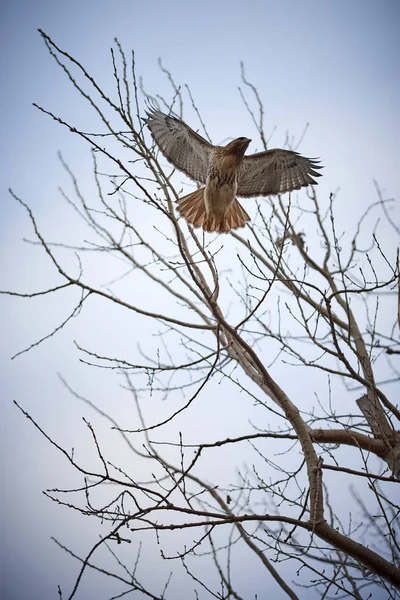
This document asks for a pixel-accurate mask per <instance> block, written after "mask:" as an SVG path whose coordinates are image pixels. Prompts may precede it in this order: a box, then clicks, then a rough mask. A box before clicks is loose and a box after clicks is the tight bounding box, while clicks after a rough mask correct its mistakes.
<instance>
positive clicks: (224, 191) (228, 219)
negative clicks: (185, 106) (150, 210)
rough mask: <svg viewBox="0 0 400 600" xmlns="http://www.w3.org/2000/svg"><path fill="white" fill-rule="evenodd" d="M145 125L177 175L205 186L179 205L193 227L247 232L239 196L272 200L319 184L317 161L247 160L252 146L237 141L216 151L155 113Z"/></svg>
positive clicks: (278, 153)
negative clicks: (243, 230)
mask: <svg viewBox="0 0 400 600" xmlns="http://www.w3.org/2000/svg"><path fill="white" fill-rule="evenodd" d="M146 124H147V126H148V128H149V129H150V132H151V135H152V137H153V139H154V141H155V143H156V144H157V146H158V147H159V149H160V150H161V152H162V153H163V155H164V156H165V158H166V159H167V160H168V161H169V162H170V163H172V164H173V165H174V167H176V168H177V169H179V171H182V172H183V173H185V175H187V176H188V177H189V178H190V179H193V180H194V181H196V182H198V183H200V184H202V187H200V188H199V189H198V190H196V191H195V192H192V193H191V194H188V195H187V196H184V197H183V198H180V199H179V200H178V207H177V209H178V212H179V213H180V214H181V215H182V216H183V217H184V218H185V219H186V221H187V222H188V223H190V224H191V225H193V226H194V227H202V228H203V229H204V231H210V232H214V231H215V232H218V233H227V232H228V231H230V230H231V229H237V228H238V227H244V226H245V224H246V221H250V217H249V215H248V214H247V212H246V211H245V210H244V208H243V207H242V206H241V204H239V202H238V201H237V199H236V196H239V197H242V198H252V197H255V196H274V195H277V194H284V193H285V192H291V191H292V190H299V189H300V188H302V187H304V186H308V185H310V184H316V183H317V182H316V181H315V180H314V179H313V177H319V176H320V175H321V174H320V173H317V171H316V169H321V168H322V167H321V166H319V165H318V163H319V161H318V160H316V159H314V158H306V157H305V156H301V154H299V153H298V152H293V151H291V150H281V149H279V148H275V149H274V150H267V151H265V152H257V153H256V154H250V155H249V156H245V152H246V150H247V147H248V145H249V144H250V142H251V140H250V139H248V138H246V137H239V138H237V139H235V140H233V141H232V142H229V144H227V145H226V146H213V145H212V144H210V143H209V142H208V141H207V140H205V139H204V138H203V137H202V136H201V135H199V134H198V133H196V132H195V131H193V129H191V128H190V127H189V126H188V125H186V123H184V122H183V121H181V119H178V118H177V117H175V116H173V115H171V114H170V115H166V114H164V113H162V112H161V111H160V110H157V109H156V108H154V107H151V108H149V110H148V111H147V119H146Z"/></svg>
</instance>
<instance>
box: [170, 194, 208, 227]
mask: <svg viewBox="0 0 400 600" xmlns="http://www.w3.org/2000/svg"><path fill="white" fill-rule="evenodd" d="M177 210H178V212H179V213H180V214H181V215H182V217H185V219H186V221H187V222H188V223H190V224H191V225H193V227H202V226H203V225H204V221H205V220H206V207H205V205H204V188H200V189H199V190H196V191H195V192H192V193H191V194H188V195H187V196H184V197H183V198H180V199H179V200H178V207H177Z"/></svg>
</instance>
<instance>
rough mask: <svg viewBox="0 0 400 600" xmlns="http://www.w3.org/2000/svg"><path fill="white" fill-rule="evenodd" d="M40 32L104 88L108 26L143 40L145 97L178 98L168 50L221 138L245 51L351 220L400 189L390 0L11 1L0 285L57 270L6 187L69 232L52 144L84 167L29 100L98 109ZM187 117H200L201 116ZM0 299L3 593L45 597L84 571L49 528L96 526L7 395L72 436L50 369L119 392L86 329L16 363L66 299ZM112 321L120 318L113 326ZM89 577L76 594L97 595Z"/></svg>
mask: <svg viewBox="0 0 400 600" xmlns="http://www.w3.org/2000/svg"><path fill="white" fill-rule="evenodd" d="M38 28H41V29H43V30H44V31H45V32H46V33H47V34H49V35H50V36H51V37H52V39H53V40H54V41H55V42H56V43H57V44H58V45H59V46H60V47H61V48H63V49H65V50H67V51H69V52H70V53H71V54H72V55H73V56H75V57H76V58H78V59H79V60H80V61H81V62H82V63H83V64H84V65H85V66H86V68H87V69H88V71H89V72H90V73H92V74H93V75H94V76H95V77H96V78H97V79H98V80H99V81H100V82H101V84H102V85H104V86H105V87H107V86H109V89H110V93H111V86H112V64H111V60H110V52H109V48H110V46H111V45H112V43H113V40H114V38H115V37H117V38H118V39H119V40H120V42H121V44H122V46H123V48H124V49H125V50H126V51H127V53H128V54H129V52H130V50H131V49H133V50H135V53H136V64H137V70H138V73H139V74H141V75H142V76H143V80H144V86H145V89H146V90H147V91H148V92H149V93H150V94H157V93H161V94H165V93H169V88H168V81H167V79H166V78H165V76H164V75H163V74H162V73H161V71H160V68H159V66H158V58H159V57H161V58H162V61H163V64H164V65H165V66H166V67H167V68H168V69H169V70H170V71H171V72H172V73H173V75H174V77H175V79H176V81H178V82H179V83H182V84H183V83H187V84H188V85H189V86H190V88H191V91H192V93H193V95H194V97H195V99H196V103H197V105H198V107H199V109H200V111H201V114H202V117H203V120H204V121H205V123H206V125H207V129H208V132H209V134H210V136H211V138H212V140H213V142H214V143H218V142H221V141H222V140H224V139H226V138H228V137H238V136H249V137H252V136H251V132H253V133H254V130H252V129H251V128H252V123H251V119H250V117H249V115H248V114H247V113H246V110H245V108H244V106H243V103H242V101H241V98H240V95H239V93H238V85H239V84H240V61H243V62H244V65H245V68H246V73H247V76H248V78H249V79H250V80H251V81H252V82H254V83H255V84H256V85H257V87H258V91H259V93H260V96H261V97H262V99H263V101H264V108H265V127H266V131H267V132H272V131H273V130H274V128H276V131H275V133H274V135H273V138H272V140H271V145H272V146H275V145H276V146H279V145H282V144H283V143H284V140H285V135H286V132H287V131H289V132H291V134H293V135H295V136H297V137H299V136H300V135H301V133H302V131H303V129H304V127H305V126H306V124H307V123H309V129H308V131H307V135H306V138H305V140H304V142H303V145H302V147H301V151H302V152H303V153H304V154H305V155H306V156H320V157H321V158H322V160H323V164H324V165H325V169H324V174H323V175H324V176H323V178H321V180H320V187H319V193H320V194H321V197H325V198H327V197H328V195H329V193H330V192H332V191H335V190H337V188H340V194H339V197H338V210H339V218H340V219H342V222H343V223H345V222H346V221H347V220H349V221H351V220H353V221H354V222H355V220H356V218H357V215H359V214H360V213H361V212H363V210H365V209H366V207H367V206H368V205H369V204H370V203H371V202H373V201H374V200H375V199H376V196H375V188H374V185H373V179H376V180H377V181H378V182H379V184H380V185H381V187H382V188H384V189H385V190H386V192H385V193H386V195H387V196H388V197H396V198H398V197H399V195H400V183H399V182H400V178H399V173H398V172H399V139H400V111H399V106H400V75H399V74H400V64H399V63H400V36H399V31H400V4H399V2H398V1H397V0H379V1H371V0H336V1H333V0H332V1H330V2H329V1H326V0H315V1H314V0H302V1H301V2H298V1H296V0H293V1H288V0H281V1H279V2H275V1H270V0H263V1H261V0H260V1H254V0H247V1H245V2H238V1H237V0H231V1H230V2H223V1H220V2H218V1H217V0H214V1H211V0H203V1H202V2H193V3H192V2H188V1H187V0H186V1H177V0H171V1H170V2H161V1H155V0H153V1H150V2H144V1H141V2H139V1H136V0H132V1H127V0H115V1H114V2H106V1H104V0H85V1H82V0H80V1H78V0H69V1H68V2H60V1H55V0H47V1H45V0H36V1H31V0H26V1H22V0H13V1H12V2H5V1H3V2H2V3H1V4H0V39H1V63H0V77H1V93H0V102H1V112H0V119H1V136H0V144H1V150H2V151H1V163H0V180H1V186H0V198H1V219H0V240H1V250H2V251H1V265H0V276H1V283H0V288H1V289H14V290H17V291H20V292H24V291H31V290H33V289H35V290H37V289H41V288H42V287H43V286H45V285H46V282H47V281H49V280H51V275H49V273H50V271H49V270H48V266H49V265H48V262H47V261H46V259H45V257H43V256H42V255H40V256H39V255H38V254H37V253H36V252H35V249H32V247H31V246H27V245H26V244H25V243H23V241H22V238H24V237H27V238H30V239H32V232H31V228H30V224H29V221H28V218H27V215H26V213H25V212H24V211H23V209H22V208H21V206H19V205H17V204H16V203H15V202H14V201H13V200H12V199H11V197H10V196H9V194H8V191H7V190H8V188H9V187H12V188H13V190H14V192H15V193H16V194H17V195H18V196H20V197H21V198H23V199H24V201H26V202H27V203H29V205H30V206H31V207H32V209H33V211H34V213H35V215H36V216H37V218H38V220H39V221H40V223H41V226H42V227H43V229H44V230H45V231H46V233H47V234H48V235H50V236H51V237H52V238H53V239H57V236H58V235H64V234H66V233H67V232H68V228H69V227H71V224H70V223H69V221H68V217H67V216H66V215H67V212H66V211H65V208H64V206H62V203H61V200H60V196H59V194H58V186H59V185H60V184H63V182H65V181H66V177H65V173H64V172H63V170H62V168H61V166H60V164H59V161H58V159H57V152H58V151H61V152H62V154H63V155H64V156H65V158H66V159H67V160H68V162H69V163H70V164H71V166H72V168H73V169H74V171H75V172H76V173H77V175H78V176H80V177H84V174H85V172H87V171H85V169H87V168H88V166H89V168H90V154H89V151H88V149H87V148H86V147H85V146H84V144H83V143H82V142H81V141H80V140H77V139H75V138H74V137H73V136H72V135H71V134H69V133H68V132H67V131H66V130H64V129H63V128H62V127H61V126H59V125H58V124H57V123H54V122H53V121H51V120H50V119H49V118H47V117H45V115H43V114H41V113H39V111H38V110H37V109H35V108H34V107H33V106H32V103H33V102H37V103H38V104H41V105H43V106H44V107H46V108H48V109H49V110H52V111H54V112H55V113H57V114H59V115H61V116H66V117H68V118H69V119H70V120H74V119H76V122H79V123H81V124H82V123H84V124H86V123H88V124H90V122H91V121H90V119H91V118H92V116H91V115H90V112H89V110H88V108H87V107H85V106H84V105H83V104H82V102H78V101H77V98H76V93H75V92H74V91H73V90H72V88H71V86H70V85H69V83H68V82H67V81H66V78H65V77H64V76H63V75H62V73H61V72H60V70H59V68H58V67H57V66H56V65H55V64H54V61H53V60H52V59H51V57H50V56H49V54H48V52H47V50H46V48H45V46H44V43H43V40H42V38H41V36H40V35H39V33H38V32H37V29H38ZM188 114H189V115H191V118H194V113H193V112H189V113H188ZM193 126H196V127H197V126H198V124H196V123H194V124H193ZM256 149H260V147H259V146H257V144H253V145H252V146H251V147H250V151H251V150H253V151H255V150H256ZM49 277H50V279H49ZM0 302H1V305H2V308H1V311H0V325H1V331H2V341H3V343H2V344H1V355H0V356H1V366H0V375H1V381H0V386H1V388H0V389H1V411H2V417H1V442H0V444H1V449H2V462H3V465H2V469H3V475H2V480H3V482H5V486H4V488H3V489H2V498H1V500H2V503H4V507H3V509H2V511H1V512H2V516H3V517H4V523H3V525H2V527H3V535H2V536H1V538H2V541H1V544H2V553H3V556H2V560H1V564H2V566H1V568H2V569H4V573H3V574H2V584H1V585H3V587H4V594H3V596H4V598H7V600H16V599H19V598H21V599H22V598H24V599H28V598H32V599H39V598H40V599H41V600H50V599H52V598H57V597H58V595H57V584H58V583H60V584H63V585H65V587H68V584H70V583H71V581H72V577H73V575H74V574H75V571H74V568H75V567H76V565H75V563H73V562H72V561H71V562H69V561H68V562H66V559H65V555H64V554H63V553H62V552H61V551H58V550H57V549H55V547H54V544H53V543H52V542H51V541H50V536H51V535H54V536H55V537H58V538H60V539H64V540H65V541H66V542H70V543H71V544H74V547H75V549H76V550H77V551H78V550H80V549H81V548H82V547H83V548H84V549H85V550H87V549H88V548H89V547H90V543H91V542H92V540H93V539H95V536H96V534H97V530H96V528H95V527H94V526H93V527H92V528H91V525H90V524H89V525H87V524H85V525H84V526H83V527H82V529H81V521H82V519H81V520H79V518H78V517H77V516H75V515H72V516H71V515H70V514H69V512H68V511H66V510H65V509H62V508H59V507H57V506H55V505H53V504H52V503H51V502H49V501H48V500H46V499H45V498H44V496H42V493H41V490H42V489H46V488H49V487H66V485H67V484H68V483H66V482H68V481H69V476H70V473H69V472H68V470H65V464H64V462H63V461H62V460H61V458H60V457H58V456H56V455H55V453H54V452H53V451H52V450H51V448H50V447H49V445H48V443H47V442H46V441H45V440H44V439H43V438H42V437H41V436H40V435H39V433H38V432H37V431H35V430H34V429H33V427H32V426H31V425H30V424H29V423H28V422H27V421H26V420H25V419H24V418H23V417H22V416H21V414H20V413H18V411H17V410H16V408H15V407H14V406H13V405H12V400H13V399H16V400H18V402H20V403H21V404H22V405H23V406H24V407H25V408H26V410H28V412H30V413H31V414H32V415H34V416H35V418H37V420H38V421H40V423H41V424H42V425H43V427H44V428H45V429H46V430H48V431H49V433H51V434H53V435H54V436H57V439H59V440H60V441H61V442H63V443H65V444H69V445H70V446H73V445H74V436H73V435H71V431H72V432H74V431H76V432H77V434H76V435H77V437H79V436H80V435H82V431H83V429H82V430H81V428H82V424H81V416H82V414H83V412H82V406H81V405H79V404H77V403H74V402H73V401H72V400H71V398H70V397H69V396H68V395H67V394H66V393H65V390H64V389H63V387H62V385H61V384H60V382H59V380H58V378H57V373H58V372H61V373H62V374H63V375H64V376H65V377H66V378H67V379H68V381H69V382H70V383H71V384H77V387H79V389H80V390H81V391H83V392H85V393H89V392H90V391H93V389H94V390H95V391H96V392H95V394H97V393H100V390H102V392H104V396H103V398H102V401H103V402H104V404H105V405H107V401H108V398H111V397H112V396H111V394H112V393H113V392H112V389H113V388H112V383H111V382H110V379H107V380H106V379H104V380H103V379H102V377H103V376H102V375H99V376H97V374H96V378H97V377H99V378H97V379H96V380H94V379H93V378H94V374H93V372H90V373H89V374H88V371H87V370H85V369H84V368H83V367H82V365H79V364H78V361H77V357H76V353H75V349H74V347H73V344H72V340H73V339H76V337H77V333H78V326H76V325H74V324H71V326H70V328H69V329H68V330H67V331H66V332H65V331H63V332H61V334H60V335H59V336H57V338H52V339H51V340H49V341H48V342H46V343H44V344H43V345H41V346H40V347H38V348H34V349H33V350H32V352H29V353H26V354H23V355H22V356H20V357H18V358H16V359H14V360H12V361H11V357H12V356H13V355H14V354H15V353H17V352H19V351H20V350H22V349H23V348H25V347H27V346H29V345H30V344H31V343H32V342H34V341H35V340H37V339H38V338H40V337H42V336H43V335H46V333H48V332H49V331H51V328H52V326H53V327H54V326H56V325H57V324H58V323H59V322H60V319H61V320H62V318H63V317H64V316H65V314H64V312H63V309H64V307H63V306H58V305H55V304H54V302H52V301H51V299H48V298H44V299H43V298H42V299H39V300H34V301H23V300H17V299H10V298H5V297H1V298H0ZM98 310H99V312H97V313H96V312H95V313H91V314H89V315H87V319H88V322H89V325H88V329H87V331H88V332H90V336H91V340H92V341H93V342H94V343H95V342H96V339H97V336H98V337H99V339H100V338H101V334H102V331H100V329H101V328H99V326H98V323H99V319H100V321H101V308H100V307H99V308H98ZM90 323H91V324H90ZM107 327H111V325H110V324H104V328H107ZM88 335H89V334H88ZM78 384H79V385H78ZM107 386H109V387H107ZM108 394H110V396H109V397H108V396H107V395H108ZM238 419H239V420H240V413H238ZM77 532H79V533H80V535H81V536H82V539H81V540H79V542H81V543H78V542H77V540H76V538H77ZM91 581H92V580H90V578H89V579H88V582H89V583H85V584H84V585H86V586H87V587H86V591H85V588H83V590H84V591H82V595H81V596H78V597H82V598H89V597H95V596H92V595H91V594H92V592H93V589H94V588H93V587H92V588H91V587H90V585H91V583H90V582H91ZM93 585H94V584H93ZM104 589H105V588H104ZM85 594H86V595H85ZM102 597H103V596H101V595H96V598H102ZM104 597H106V596H104ZM183 598H184V596H182V600H183ZM177 600H181V599H180V598H177Z"/></svg>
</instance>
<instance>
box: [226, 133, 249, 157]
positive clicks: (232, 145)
mask: <svg viewBox="0 0 400 600" xmlns="http://www.w3.org/2000/svg"><path fill="white" fill-rule="evenodd" d="M250 142H251V140H249V138H246V137H239V138H236V139H235V140H233V141H232V142H229V144H227V145H226V146H225V151H226V153H227V154H236V155H237V156H243V155H244V153H245V152H246V150H247V148H248V145H249V144H250Z"/></svg>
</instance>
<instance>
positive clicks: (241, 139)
mask: <svg viewBox="0 0 400 600" xmlns="http://www.w3.org/2000/svg"><path fill="white" fill-rule="evenodd" d="M245 139H246V138H245V137H240V138H238V140H240V141H243V140H245Z"/></svg>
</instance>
